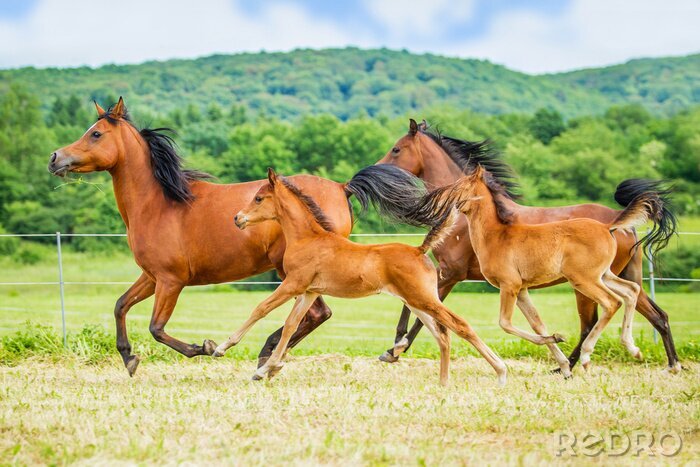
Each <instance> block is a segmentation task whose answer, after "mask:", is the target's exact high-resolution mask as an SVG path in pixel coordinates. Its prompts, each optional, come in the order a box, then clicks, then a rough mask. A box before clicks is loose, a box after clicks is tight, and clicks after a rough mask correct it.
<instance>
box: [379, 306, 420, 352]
mask: <svg viewBox="0 0 700 467" xmlns="http://www.w3.org/2000/svg"><path fill="white" fill-rule="evenodd" d="M410 318H411V309H410V308H408V307H407V306H406V305H404V306H403V308H402V309H401V317H399V322H398V323H397V324H396V337H395V338H394V347H392V348H390V349H387V350H386V351H385V352H384V353H383V354H381V355H380V356H379V360H380V361H382V362H384V363H396V362H398V361H399V355H400V354H401V352H398V353H396V354H395V352H397V347H396V346H397V345H398V344H399V343H403V342H406V343H408V336H407V334H408V321H409V320H410ZM418 322H419V321H418V320H416V322H415V323H414V324H413V326H414V327H415V326H416V324H417V323H418ZM411 330H413V329H411ZM407 348H408V346H404V347H403V349H404V350H405V349H407Z"/></svg>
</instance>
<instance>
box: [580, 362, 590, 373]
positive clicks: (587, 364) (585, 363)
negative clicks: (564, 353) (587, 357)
mask: <svg viewBox="0 0 700 467" xmlns="http://www.w3.org/2000/svg"><path fill="white" fill-rule="evenodd" d="M581 366H582V367H583V370H584V371H586V372H588V371H590V369H591V362H590V361H587V362H581Z"/></svg>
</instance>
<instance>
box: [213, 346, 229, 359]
mask: <svg viewBox="0 0 700 467" xmlns="http://www.w3.org/2000/svg"><path fill="white" fill-rule="evenodd" d="M225 353H226V350H225V349H223V348H222V347H221V346H218V347H217V348H215V349H214V351H213V352H212V353H211V356H212V357H223V356H224V354H225Z"/></svg>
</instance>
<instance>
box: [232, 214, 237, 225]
mask: <svg viewBox="0 0 700 467" xmlns="http://www.w3.org/2000/svg"><path fill="white" fill-rule="evenodd" d="M233 222H235V223H236V224H238V214H236V215H235V216H233Z"/></svg>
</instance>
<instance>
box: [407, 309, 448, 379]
mask: <svg viewBox="0 0 700 467" xmlns="http://www.w3.org/2000/svg"><path fill="white" fill-rule="evenodd" d="M410 310H411V311H412V312H413V313H415V315H416V316H417V317H418V319H420V320H421V322H422V323H423V324H424V325H425V327H426V328H428V330H429V331H430V333H431V334H432V335H433V337H435V340H436V341H437V344H438V347H439V348H440V384H442V385H443V386H447V381H448V379H449V377H450V333H449V332H447V329H446V328H445V326H443V325H442V324H440V323H438V322H437V321H435V320H434V319H433V318H431V317H430V315H428V314H427V313H425V312H423V311H421V310H418V309H417V308H410Z"/></svg>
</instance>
